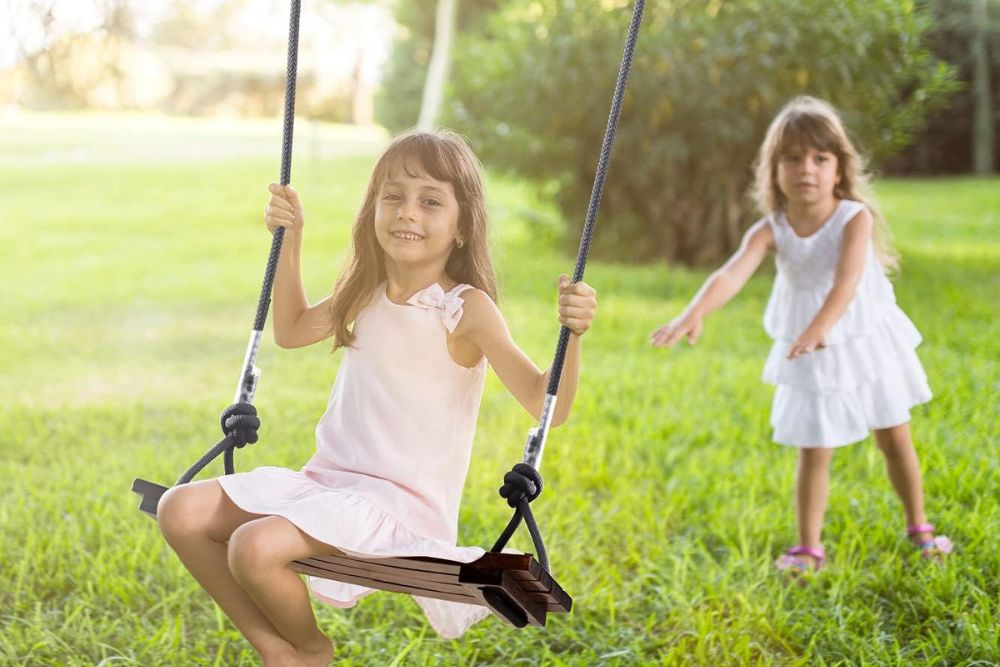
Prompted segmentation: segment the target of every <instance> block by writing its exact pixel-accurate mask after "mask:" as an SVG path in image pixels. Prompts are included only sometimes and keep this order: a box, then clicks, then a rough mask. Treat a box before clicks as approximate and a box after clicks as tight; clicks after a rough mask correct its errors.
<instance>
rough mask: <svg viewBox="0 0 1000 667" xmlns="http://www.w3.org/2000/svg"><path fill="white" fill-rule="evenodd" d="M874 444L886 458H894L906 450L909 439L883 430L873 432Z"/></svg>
mask: <svg viewBox="0 0 1000 667" xmlns="http://www.w3.org/2000/svg"><path fill="white" fill-rule="evenodd" d="M875 444H876V445H877V446H878V448H879V450H880V451H881V452H882V454H883V455H884V456H885V457H886V458H887V459H896V458H899V457H900V456H902V455H903V454H904V453H905V452H906V448H907V446H908V445H909V440H908V439H906V438H900V437H895V436H894V435H893V434H892V433H889V432H885V431H883V432H876V433H875Z"/></svg>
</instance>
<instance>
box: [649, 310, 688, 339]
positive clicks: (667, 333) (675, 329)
mask: <svg viewBox="0 0 1000 667" xmlns="http://www.w3.org/2000/svg"><path fill="white" fill-rule="evenodd" d="M700 335H701V317H699V316H698V315H695V314H693V313H689V314H685V315H680V316H678V317H675V318H674V319H672V320H670V322H669V323H667V324H664V325H663V326H662V327H660V328H659V329H657V330H656V331H654V332H653V335H652V336H651V337H650V339H649V342H650V344H651V345H652V346H653V347H673V346H674V345H676V344H677V342H678V341H680V339H682V338H687V342H688V344H689V345H694V344H695V343H697V342H698V336H700Z"/></svg>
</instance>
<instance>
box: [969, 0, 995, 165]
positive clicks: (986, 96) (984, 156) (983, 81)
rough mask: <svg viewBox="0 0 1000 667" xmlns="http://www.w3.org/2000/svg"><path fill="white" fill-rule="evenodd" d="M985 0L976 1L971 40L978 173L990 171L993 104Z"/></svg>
mask: <svg viewBox="0 0 1000 667" xmlns="http://www.w3.org/2000/svg"><path fill="white" fill-rule="evenodd" d="M986 2H987V0H975V5H974V9H973V11H974V12H975V13H974V15H973V17H972V18H973V20H972V24H973V30H975V36H974V38H973V40H972V159H973V169H974V170H975V172H976V173H977V174H980V175H986V174H992V173H993V165H994V155H993V149H994V146H993V105H992V104H990V102H991V101H992V100H991V98H992V94H991V93H992V91H991V90H990V59H989V53H988V49H987V44H986V31H987V29H988V27H989V23H988V21H987V17H986Z"/></svg>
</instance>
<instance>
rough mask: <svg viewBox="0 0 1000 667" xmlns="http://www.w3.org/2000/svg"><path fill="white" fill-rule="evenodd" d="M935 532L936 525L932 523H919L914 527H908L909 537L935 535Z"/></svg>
mask: <svg viewBox="0 0 1000 667" xmlns="http://www.w3.org/2000/svg"><path fill="white" fill-rule="evenodd" d="M933 532H934V524H931V523H918V524H916V525H913V526H907V528H906V534H907V536H913V535H916V534H918V533H933Z"/></svg>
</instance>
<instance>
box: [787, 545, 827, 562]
mask: <svg viewBox="0 0 1000 667" xmlns="http://www.w3.org/2000/svg"><path fill="white" fill-rule="evenodd" d="M785 553H786V554H788V555H789V556H812V557H813V558H815V559H816V560H818V561H820V562H823V561H824V560H826V551H824V550H823V547H807V546H806V545H804V544H796V545H795V546H794V547H791V548H790V549H788V550H787V551H785Z"/></svg>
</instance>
